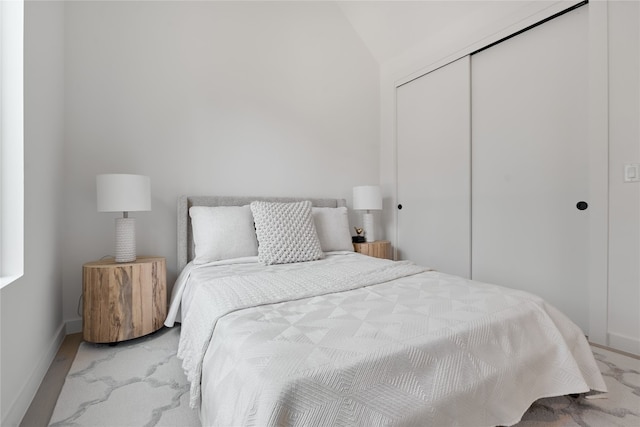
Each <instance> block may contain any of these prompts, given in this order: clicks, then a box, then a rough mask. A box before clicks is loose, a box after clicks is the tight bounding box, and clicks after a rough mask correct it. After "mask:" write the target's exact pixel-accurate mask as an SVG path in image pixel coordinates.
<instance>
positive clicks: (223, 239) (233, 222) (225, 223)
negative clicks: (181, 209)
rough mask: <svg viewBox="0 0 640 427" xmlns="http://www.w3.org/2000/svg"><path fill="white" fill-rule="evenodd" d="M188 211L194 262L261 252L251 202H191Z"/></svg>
mask: <svg viewBox="0 0 640 427" xmlns="http://www.w3.org/2000/svg"><path fill="white" fill-rule="evenodd" d="M189 215H190V216H191V227H192V229H193V242H194V244H195V258H194V260H193V263H194V264H205V263H208V262H212V261H219V260H223V259H231V258H240V257H247V256H255V255H257V254H258V241H257V240H256V231H255V228H254V227H253V216H252V215H251V209H250V208H249V205H246V206H217V207H209V206H192V207H191V208H189Z"/></svg>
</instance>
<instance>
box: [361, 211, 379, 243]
mask: <svg viewBox="0 0 640 427" xmlns="http://www.w3.org/2000/svg"><path fill="white" fill-rule="evenodd" d="M362 228H364V238H365V240H366V241H367V242H375V240H376V231H375V228H374V224H373V214H372V213H371V212H365V213H363V214H362Z"/></svg>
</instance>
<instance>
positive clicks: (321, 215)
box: [311, 207, 353, 252]
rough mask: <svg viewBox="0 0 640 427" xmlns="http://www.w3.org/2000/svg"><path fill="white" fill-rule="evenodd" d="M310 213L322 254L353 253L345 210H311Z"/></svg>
mask: <svg viewBox="0 0 640 427" xmlns="http://www.w3.org/2000/svg"><path fill="white" fill-rule="evenodd" d="M311 213H312V214H313V221H314V222H315V224H316V231H317V232H318V238H319V239H320V246H321V247H322V250H323V251H324V252H330V251H352V252H353V243H352V241H351V232H350V231H349V214H348V212H347V208H345V207H339V208H311Z"/></svg>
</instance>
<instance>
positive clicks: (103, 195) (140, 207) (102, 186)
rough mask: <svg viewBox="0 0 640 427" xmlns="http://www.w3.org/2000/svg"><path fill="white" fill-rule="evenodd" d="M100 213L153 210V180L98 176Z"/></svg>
mask: <svg viewBox="0 0 640 427" xmlns="http://www.w3.org/2000/svg"><path fill="white" fill-rule="evenodd" d="M96 188H97V193H98V212H133V211H149V210H151V180H150V179H149V177H148V176H144V175H129V174H104V175H98V176H96Z"/></svg>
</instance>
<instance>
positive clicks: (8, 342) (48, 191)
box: [0, 1, 64, 426]
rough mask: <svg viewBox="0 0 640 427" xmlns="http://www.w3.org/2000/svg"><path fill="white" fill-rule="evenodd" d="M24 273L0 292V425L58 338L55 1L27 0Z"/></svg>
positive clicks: (58, 39) (27, 399)
mask: <svg viewBox="0 0 640 427" xmlns="http://www.w3.org/2000/svg"><path fill="white" fill-rule="evenodd" d="M24 12H25V26H24V34H25V37H24V45H25V50H24V74H25V75H24V85H25V91H24V125H25V131H24V157H25V160H24V161H25V168H24V172H25V197H24V200H25V221H24V224H25V245H24V248H25V261H24V266H25V268H24V276H23V277H22V278H20V279H18V280H17V281H16V282H14V283H12V284H10V285H9V286H7V287H5V288H3V289H2V290H1V291H0V294H1V296H2V301H1V303H2V308H1V310H0V317H1V322H0V323H1V325H2V329H1V331H0V334H1V336H0V338H1V341H2V347H1V355H0V356H1V357H0V360H1V363H2V364H1V366H0V376H1V377H2V384H1V397H0V402H1V405H0V407H1V408H2V412H0V424H1V425H3V426H12V425H17V424H18V423H19V422H20V420H21V419H22V416H23V415H24V413H25V411H26V409H27V408H28V406H29V404H30V403H31V399H32V398H33V395H34V394H35V392H36V391H37V389H38V386H39V385H40V381H41V380H42V378H43V377H44V374H45V373H46V371H47V369H48V368H49V364H50V363H51V361H52V360H53V357H54V356H55V352H56V351H57V349H58V345H59V344H60V342H61V340H62V338H63V337H64V327H63V323H62V263H61V256H60V248H61V242H62V234H61V230H60V225H61V221H60V217H61V208H62V201H61V197H60V195H61V194H62V162H63V159H62V151H63V142H64V141H63V108H62V106H63V104H64V93H63V90H64V88H63V81H64V78H63V70H64V62H63V23H64V5H63V4H62V3H59V2H50V1H47V2H36V1H28V2H25V8H24Z"/></svg>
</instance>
